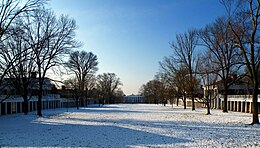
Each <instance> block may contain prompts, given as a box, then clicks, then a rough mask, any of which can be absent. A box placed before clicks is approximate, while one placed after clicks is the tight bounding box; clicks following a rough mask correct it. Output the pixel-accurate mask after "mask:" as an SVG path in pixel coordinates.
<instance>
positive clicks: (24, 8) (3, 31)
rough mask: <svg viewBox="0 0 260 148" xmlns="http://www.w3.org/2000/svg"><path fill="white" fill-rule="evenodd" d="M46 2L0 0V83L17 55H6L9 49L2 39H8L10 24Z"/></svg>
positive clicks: (44, 0) (35, 0)
mask: <svg viewBox="0 0 260 148" xmlns="http://www.w3.org/2000/svg"><path fill="white" fill-rule="evenodd" d="M45 3H46V0H24V1H21V0H2V1H1V2H0V18H1V19H0V48H1V52H0V85H1V84H2V81H3V79H4V78H5V77H6V74H7V73H8V72H9V70H10V68H11V67H12V65H13V64H14V62H15V61H16V60H17V57H18V56H19V54H18V55H13V56H14V57H8V56H6V53H8V52H10V51H11V50H14V49H10V48H8V47H7V46H6V45H5V44H4V43H3V41H6V40H8V38H9V37H10V36H11V35H12V32H10V30H12V25H13V23H14V22H15V21H16V19H17V18H19V17H23V16H25V15H30V14H31V13H32V12H33V11H37V9H38V8H40V7H42V6H43V5H44V4H45Z"/></svg>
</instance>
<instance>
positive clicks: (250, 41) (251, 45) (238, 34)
mask: <svg viewBox="0 0 260 148" xmlns="http://www.w3.org/2000/svg"><path fill="white" fill-rule="evenodd" d="M221 2H222V4H223V5H224V6H225V7H226V10H227V13H228V17H229V27H230V29H231V30H232V32H233V34H234V37H235V43H236V46H237V47H238V48H239V49H240V53H241V55H242V56H243V60H244V62H245V65H246V67H247V71H248V75H249V78H250V81H251V85H252V87H253V98H252V111H253V121H252V124H259V118H258V100H257V96H258V94H259V78H258V75H259V74H258V73H259V71H260V47H259V43H260V41H259V39H260V38H259V37H260V36H259V21H260V19H259V18H260V14H259V11H260V1H259V0H239V1H228V0H222V1H221ZM232 6H234V7H232ZM232 8H234V9H232Z"/></svg>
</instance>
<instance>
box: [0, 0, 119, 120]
mask: <svg viewBox="0 0 260 148" xmlns="http://www.w3.org/2000/svg"><path fill="white" fill-rule="evenodd" d="M46 3H47V0H22V1H21V0H2V1H1V5H0V7H1V9H0V16H1V19H0V26H1V27H0V49H1V51H0V91H2V90H3V89H4V88H5V87H12V88H15V94H19V95H21V96H22V97H23V99H24V103H23V104H24V105H23V110H24V113H25V114H27V113H28V102H29V100H30V98H31V96H33V95H37V96H38V102H37V115H39V116H42V111H41V110H42V106H41V102H42V97H43V90H44V88H43V87H44V83H45V80H46V75H47V74H48V73H50V72H51V70H52V73H54V74H55V73H60V72H61V69H64V67H65V69H67V70H68V73H69V74H71V73H73V74H74V76H75V77H74V78H72V79H71V80H73V81H74V82H75V83H74V82H73V83H71V84H73V85H72V86H73V89H75V90H76V91H78V92H79V94H78V95H79V98H83V97H87V96H88V93H89V92H88V91H85V90H88V89H91V87H93V88H94V86H95V87H96V89H99V88H100V90H101V88H102V89H103V86H104V85H103V81H108V82H106V85H110V88H112V89H109V92H108V91H106V94H102V95H103V96H102V97H103V98H110V99H109V100H110V101H111V98H112V95H113V94H114V92H115V91H116V90H117V89H118V86H119V85H121V82H120V80H119V78H117V77H116V75H115V74H113V73H108V74H106V73H105V74H102V75H99V76H98V77H97V78H96V77H95V76H94V74H95V72H96V71H97V70H98V68H97V65H98V62H97V56H96V55H94V54H93V53H91V52H84V51H82V52H80V51H77V50H76V51H75V49H78V48H79V47H81V43H80V42H78V41H77V40H75V35H76V34H75V31H76V28H77V26H76V21H75V20H74V19H72V18H70V17H69V16H66V15H61V16H56V15H55V14H54V12H53V11H52V10H50V9H46V8H45V6H46V5H45V4H46ZM66 60H67V61H66ZM107 76H108V78H107ZM103 77H105V79H103ZM6 79H8V81H6ZM94 80H95V81H94ZM68 81H70V80H68ZM94 82H95V83H94ZM114 83H116V84H114ZM67 84H68V83H67ZM99 84H100V85H99ZM106 87H108V86H106ZM106 89H108V88H106ZM13 94H14V92H9V94H7V96H6V98H5V99H2V100H1V103H2V102H3V101H5V100H6V99H7V98H8V97H9V96H10V95H13Z"/></svg>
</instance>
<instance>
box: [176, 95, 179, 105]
mask: <svg viewBox="0 0 260 148" xmlns="http://www.w3.org/2000/svg"><path fill="white" fill-rule="evenodd" d="M176 105H177V106H179V97H177V100H176Z"/></svg>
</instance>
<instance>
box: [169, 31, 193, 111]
mask: <svg viewBox="0 0 260 148" xmlns="http://www.w3.org/2000/svg"><path fill="white" fill-rule="evenodd" d="M197 43H198V38H197V31H196V30H195V29H193V30H189V31H188V32H187V33H184V34H179V35H176V41H175V42H173V43H172V44H171V48H172V49H173V51H174V55H175V57H174V58H175V59H176V61H177V62H179V63H181V64H182V66H185V67H186V68H187V70H188V71H189V83H188V86H189V90H188V93H189V95H190V96H191V100H192V110H195V102H194V86H195V85H194V80H195V79H194V71H195V70H194V68H195V59H196V55H195V48H196V46H197Z"/></svg>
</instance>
